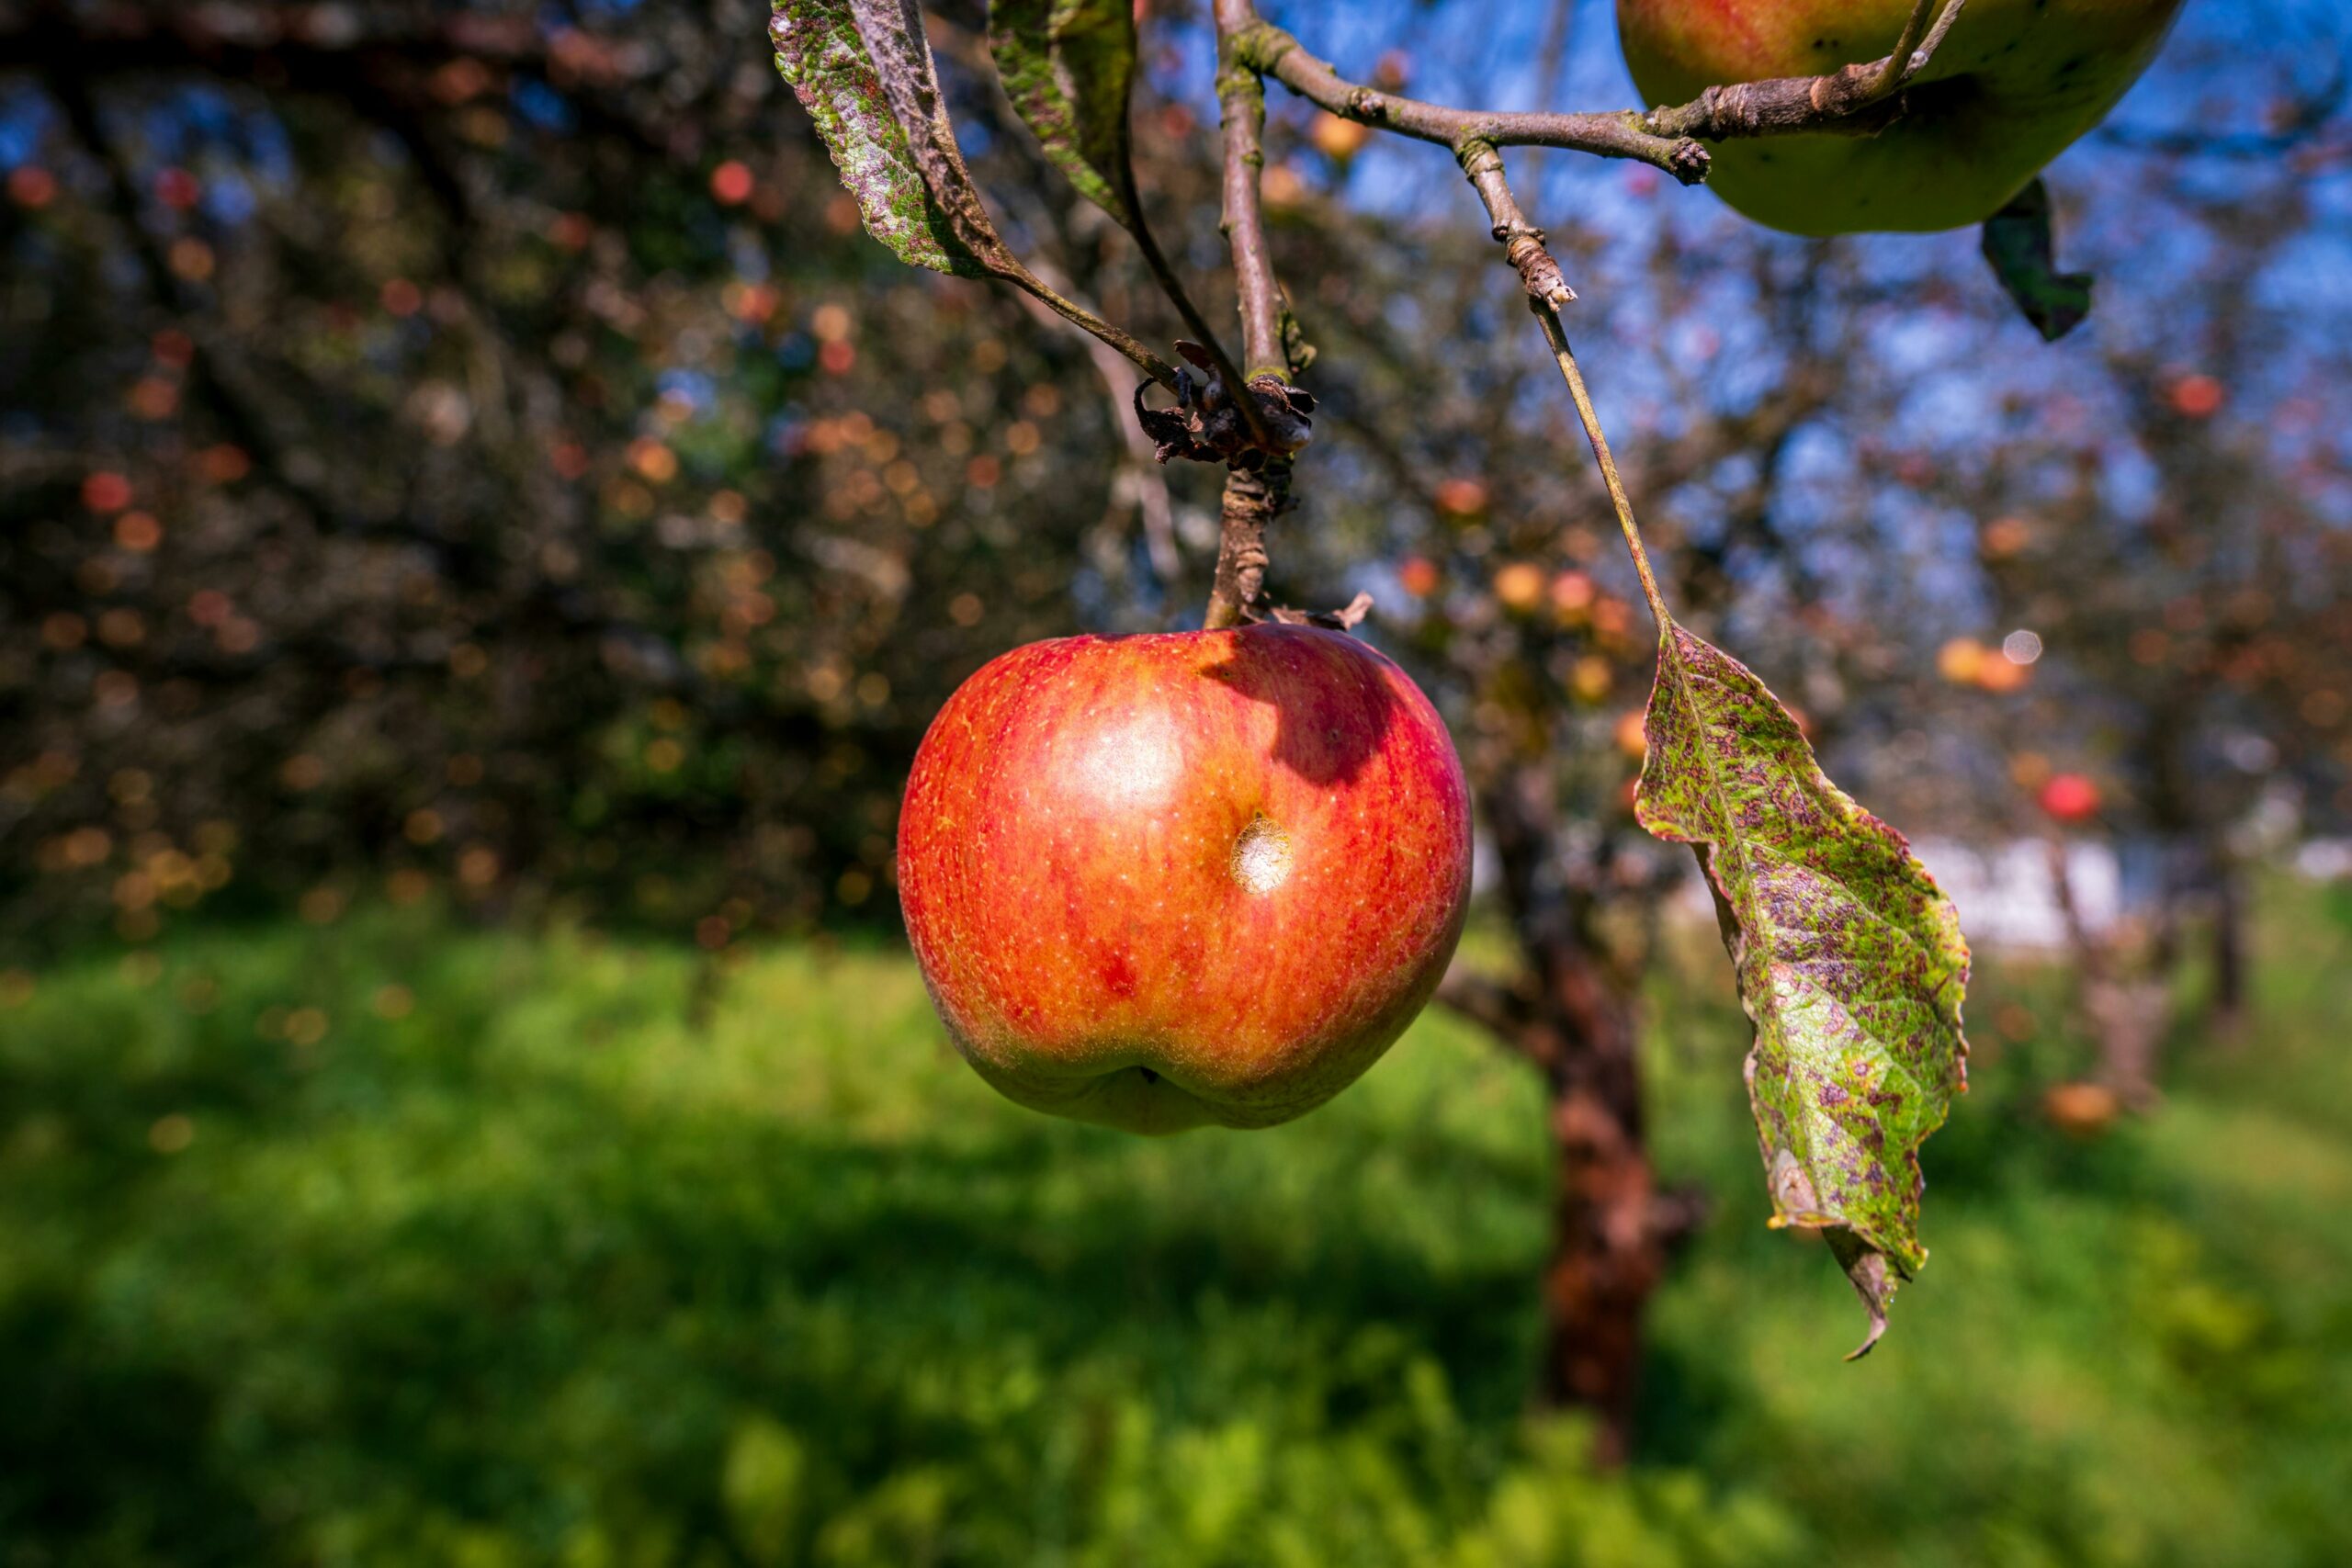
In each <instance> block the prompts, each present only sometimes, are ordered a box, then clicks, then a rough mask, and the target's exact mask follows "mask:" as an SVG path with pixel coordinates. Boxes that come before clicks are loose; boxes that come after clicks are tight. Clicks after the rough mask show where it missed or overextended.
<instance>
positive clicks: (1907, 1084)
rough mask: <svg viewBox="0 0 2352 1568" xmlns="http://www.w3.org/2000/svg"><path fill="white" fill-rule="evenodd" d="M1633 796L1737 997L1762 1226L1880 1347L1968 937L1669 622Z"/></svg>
mask: <svg viewBox="0 0 2352 1568" xmlns="http://www.w3.org/2000/svg"><path fill="white" fill-rule="evenodd" d="M1645 728H1646V732H1647V735H1648V739H1649V755H1648V760H1647V761H1646V762H1645V764H1644V765H1643V769H1642V779H1641V784H1640V786H1639V788H1638V789H1637V791H1636V792H1635V795H1634V810H1635V813H1636V815H1637V816H1638V817H1639V818H1640V819H1641V823H1642V826H1644V827H1645V828H1646V829H1649V830H1650V832H1652V833H1653V834H1655V835H1657V837H1658V838H1661V839H1665V840H1671V841H1674V842H1678V843H1687V844H1690V845H1692V846H1693V847H1695V848H1696V850H1697V851H1698V854H1699V863H1700V865H1701V866H1702V868H1703V869H1704V870H1705V872H1706V874H1707V879H1708V883H1709V886H1711V887H1712V888H1713V892H1714V896H1715V909H1716V915H1717V918H1718V919H1719V921H1720V923H1721V925H1722V927H1723V932H1724V945H1725V946H1726V947H1727V948H1729V949H1730V951H1731V956H1732V963H1733V965H1734V967H1735V968H1736V970H1737V972H1738V977H1739V991H1740V999H1741V1002H1742V1004H1743V1005H1744V1006H1745V1007H1746V1008H1747V1014H1748V1017H1749V1018H1750V1019H1751V1020H1752V1021H1754V1022H1755V1025H1756V1041H1755V1044H1754V1045H1753V1046H1752V1047H1751V1048H1750V1050H1749V1052H1748V1056H1747V1086H1748V1099H1749V1101H1750V1103H1751V1104H1752V1106H1753V1107H1754V1109H1755V1112H1756V1127H1757V1132H1758V1134H1759V1136H1760V1138H1761V1141H1762V1144H1763V1154H1764V1168H1765V1174H1766V1182H1767V1186H1768V1188H1769V1190H1770V1194H1771V1199H1772V1208H1773V1221H1772V1223H1773V1224H1776V1225H1802V1226H1805V1227H1808V1228H1811V1229H1815V1230H1819V1231H1822V1232H1823V1233H1825V1235H1826V1239H1827V1240H1828V1242H1829V1244H1830V1247H1831V1249H1832V1251H1833V1252H1834V1253H1835V1254H1836V1255H1837V1258H1838V1262H1839V1264H1840V1265H1841V1266H1842V1267H1843V1268H1844V1269H1846V1272H1847V1275H1848V1277H1849V1278H1850V1279H1851V1280H1853V1282H1854V1287H1855V1289H1856V1290H1857V1291H1858V1292H1860V1294H1861V1297H1862V1301H1863V1304H1864V1305H1865V1306H1866V1307H1868V1309H1869V1311H1870V1316H1871V1328H1870V1336H1869V1337H1868V1338H1867V1339H1865V1340H1864V1341H1863V1342H1862V1345H1861V1347H1860V1349H1857V1350H1856V1351H1855V1352H1854V1354H1855V1355H1857V1356H1860V1355H1861V1354H1863V1353H1864V1352H1865V1351H1867V1350H1869V1349H1870V1348H1871V1346H1872V1345H1874V1344H1876V1343H1877V1342H1878V1338H1879V1336H1880V1335H1881V1334H1882V1333H1883V1332H1884V1331H1885V1328H1886V1307H1887V1303H1888V1302H1889V1301H1890V1300H1891V1299H1892V1298H1893V1296H1894V1287H1895V1283H1896V1281H1897V1280H1899V1279H1908V1278H1910V1277H1911V1275H1912V1274H1913V1273H1915V1272H1916V1271H1917V1269H1918V1268H1919V1266H1920V1265H1921V1264H1923V1263H1925V1262H1926V1261H1927V1258H1928V1254H1927V1249H1926V1248H1925V1247H1921V1246H1920V1245H1919V1235H1918V1225H1919V1194H1920V1189H1921V1186H1922V1183H1921V1179H1920V1175H1919V1163H1918V1155H1917V1151H1918V1147H1919V1145H1920V1144H1921V1143H1922V1142H1923V1141H1924V1140H1925V1139H1926V1138H1927V1136H1928V1134H1930V1133H1932V1132H1934V1131H1935V1130H1936V1128H1937V1127H1939V1126H1940V1125H1941V1124H1942V1122H1943V1119H1944V1114H1945V1111H1947V1109H1948V1108H1949V1107H1950V1105H1951V1098H1952V1096H1953V1095H1955V1094H1957V1093H1959V1092H1961V1091H1962V1089H1965V1088H1966V1087H1967V1055H1968V1045H1967V1042H1966V1040H1965V1039H1964V1038H1963V1037H1962V1033H1961V1021H1960V1013H1961V999H1962V992H1963V990H1964V989H1965V987H1966V986H1967V984H1968V943H1967V942H1965V941H1964V940H1963V939H1962V936H1961V934H1960V922H1959V920H1958V919H1957V918H1956V917H1955V916H1954V914H1953V912H1952V907H1951V900H1950V899H1948V898H1946V897H1944V896H1943V894H1942V893H1941V892H1939V890H1938V889H1937V887H1936V885H1935V883H1934V881H1933V880H1932V879H1931V878H1930V877H1929V876H1928V873H1927V870H1926V868H1925V867H1923V866H1921V865H1920V863H1918V861H1917V859H1916V858H1914V857H1913V855H1912V853H1911V851H1910V846H1909V845H1908V844H1907V843H1905V841H1904V839H1903V836H1902V835H1901V834H1900V833H1897V832H1896V831H1895V830H1894V829H1892V828H1890V827H1888V826H1887V825H1886V824H1885V823H1883V822H1882V821H1880V820H1879V819H1878V818H1875V817H1873V816H1871V814H1870V813H1869V812H1867V811H1865V810H1863V809H1862V808H1861V807H1860V806H1857V805H1856V804H1855V803H1854V802H1853V800H1852V799H1851V798H1849V796H1848V795H1846V794H1845V793H1844V792H1843V791H1841V790H1840V789H1838V786H1837V785H1836V784H1832V783H1830V782H1829V779H1828V777H1827V775H1826V774H1825V773H1822V771H1821V768H1820V765H1819V764H1818V763H1817V762H1815V761H1814V755H1813V748H1812V747H1811V746H1810V745H1808V744H1806V742H1805V739H1804V735H1803V733H1802V732H1800V731H1799V729H1798V728H1797V723H1796V720H1795V719H1794V718H1792V717H1791V716H1790V715H1789V712H1788V710H1787V709H1786V708H1784V707H1782V706H1781V705H1780V703H1779V701H1778V700H1777V699H1775V698H1774V697H1773V695H1772V694H1771V693H1770V691H1769V690H1767V689H1766V688H1765V685H1764V683H1763V682H1761V681H1759V680H1758V679H1757V678H1756V677H1755V675H1754V674H1752V673H1750V672H1749V671H1748V670H1747V668H1746V667H1745V666H1743V665H1742V664H1740V663H1739V661H1738V660H1735V659H1733V658H1731V657H1730V656H1729V655H1728V654H1725V653H1724V652H1723V651H1722V650H1721V649H1716V648H1713V647H1712V646H1710V645H1709V644H1708V643H1706V642H1705V641H1703V640H1702V639H1701V638H1699V637H1693V636H1691V634H1690V633H1689V632H1687V631H1685V630H1683V629H1682V627H1680V626H1677V625H1675V624H1674V623H1673V622H1672V621H1671V620H1668V621H1666V622H1665V623H1664V625H1663V626H1662V635H1661V637H1660V639H1659V645H1658V663H1657V686H1656V687H1655V689H1654V690H1653V691H1652V693H1651V694H1650V705H1649V713H1648V716H1647V723H1646V727H1645Z"/></svg>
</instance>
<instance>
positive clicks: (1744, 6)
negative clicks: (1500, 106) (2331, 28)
mask: <svg viewBox="0 0 2352 1568" xmlns="http://www.w3.org/2000/svg"><path fill="white" fill-rule="evenodd" d="M2179 9H2180V0H1968V6H1967V9H1965V10H1964V11H1962V13H1961V15H1960V19H1959V20H1958V21H1957V22H1955V23H1953V24H1952V28H1951V33H1950V34H1949V35H1947V36H1946V38H1945V39H1944V40H1943V42H1942V44H1941V46H1940V47H1939V48H1938V49H1937V51H1936V53H1935V56H1934V58H1933V59H1932V60H1930V61H1929V62H1928V67H1927V69H1926V70H1924V71H1922V72H1921V73H1919V75H1918V76H1917V77H1916V78H1915V79H1914V80H1913V82H1912V84H1911V85H1910V87H1909V88H1908V89H1907V90H1906V91H1907V101H1908V106H1909V107H1907V108H1906V109H1905V112H1904V114H1903V116H1902V118H1899V119H1897V120H1896V121H1895V122H1894V124H1893V125H1892V126H1890V127H1888V128H1887V129H1886V130H1883V131H1882V132H1881V133H1879V134H1878V135H1876V136H1776V137H1758V138H1755V139H1752V140H1746V141H1720V142H1715V143H1713V144H1711V145H1710V147H1709V149H1708V151H1709V152H1710V153H1711V154H1712V155H1713V168H1712V170H1711V172H1710V173H1709V175H1708V176H1707V184H1708V186H1709V187H1710V188H1712V189H1713V191H1714V192H1715V194H1716V195H1718V196H1720V197H1723V198H1724V200H1725V201H1727V202H1729V203H1730V204H1731V205H1732V206H1733V207H1734V208H1736V209H1738V210H1739V211H1740V212H1743V213H1745V214H1747V216H1748V217H1750V218H1752V219H1754V220H1756V221H1758V222H1759V223H1763V224H1767V225H1769V226H1770V227H1771V228H1774V229H1784V230H1787V231H1789V232H1791V233H1795V234H1850V233H1856V232H1859V231H1864V230H1897V231H1908V232H1920V231H1930V230H1937V229H1957V228H1960V227H1962V226H1963V225H1966V224H1971V223H1980V222H1982V221H1984V220H1985V219H1987V218H1989V217H1991V216H1992V215H1993V214H1994V213H1996V212H1997V211H1999V210H2000V209H2002V208H2003V207H2004V206H2006V205H2007V203H2008V200H2009V198H2010V197H2013V196H2015V195H2017V194H2018V191H2020V190H2022V189H2023V188H2024V187H2025V185H2026V183H2027V182H2028V181H2029V180H2030V179H2032V178H2033V176H2034V175H2036V174H2038V173H2040V172H2041V168H2042V166H2043V165H2044V164H2048V163H2049V162H2050V160H2052V158H2055V157H2056V156H2057V155H2058V154H2059V153H2060V152H2064V150H2065V149H2066V147H2067V146H2068V145H2069V144H2070V143H2071V142H2073V141H2075V138H2077V137H2079V136H2081V135H2082V134H2083V133H2084V132H2085V131H2086V130H2090V129H2091V128H2092V127H2093V126H2095V125H2097V124H2098V122H2099V120H2100V119H2101V118H2104V117H2105V116H2106V114H2107V111H2108V110H2109V109H2110V108H2113V107H2115V102H2116V100H2117V99H2118V98H2120V97H2121V96H2123V93H2124V90H2125V89H2126V88H2128V87H2129V86H2131V84H2132V82H2133V81H2134V80H2136V79H2137V78H2138V77H2139V74H2140V73H2141V72H2143V71H2144V70H2145V69H2147V65H2148V62H2149V61H2151V60H2153V59H2154V57H2155V53H2156V50H2157V48H2158V46H2159V45H2161V44H2162V43H2163V42H2164V36H2165V29H2166V28H2169V27H2170V26H2171V25H2172V19H2173V17H2174V15H2175V14H2176V13H2177V12H2178V11H2179ZM1910 11H1911V0H1618V3H1617V27H1618V32H1619V35H1620V37H1621V38H1622V39H1623V43H1624V48H1625V63H1626V65H1627V66H1628V67H1630V68H1631V69H1632V71H1633V73H1634V85H1635V86H1636V87H1638V88H1639V89H1640V90H1641V93H1642V96H1643V97H1644V98H1645V99H1646V100H1647V101H1648V102H1649V103H1651V104H1653V105H1657V104H1679V103H1684V102H1687V101H1689V100H1690V99H1691V98H1694V97H1696V96H1698V95H1699V93H1700V92H1701V91H1702V89H1704V88H1706V87H1708V86H1710V85H1713V84H1715V83H1719V82H1753V81H1759V80H1763V79H1767V78H1770V77H1776V76H1814V75H1819V74H1822V73H1827V72H1832V71H1835V70H1837V69H1838V67H1839V66H1841V65H1846V64H1849V63H1851V62H1856V61H1868V60H1877V59H1879V58H1881V57H1883V56H1884V55H1885V54H1886V53H1888V52H1889V51H1891V50H1892V49H1893V48H1894V42H1895V39H1896V38H1897V36H1898V35H1899V34H1900V33H1901V32H1902V30H1903V23H1904V19H1905V17H1907V16H1908V15H1909V14H1910Z"/></svg>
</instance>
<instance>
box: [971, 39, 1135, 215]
mask: <svg viewBox="0 0 2352 1568" xmlns="http://www.w3.org/2000/svg"><path fill="white" fill-rule="evenodd" d="M989 52H990V53H991V54H993V55H994V56H995V57H996V68H997V73H998V75H1000V76H1001V77H1002V78H1003V80H1004V90H1005V94H1006V96H1008V97H1010V98H1011V99H1012V107H1014V108H1015V109H1017V110H1019V111H1020V114H1021V118H1022V119H1023V120H1024V121H1026V122H1027V124H1028V126H1029V129H1030V130H1033V131H1035V132H1036V135H1037V141H1039V143H1041V144H1042V145H1043V146H1044V147H1045V149H1046V156H1047V157H1048V158H1051V159H1052V160H1053V161H1054V164H1055V166H1056V167H1057V168H1059V169H1060V170H1061V172H1062V173H1063V174H1064V175H1067V176H1069V183H1070V184H1071V185H1073V186H1077V187H1078V190H1079V194H1080V195H1081V196H1083V197H1086V198H1087V199H1088V200H1089V201H1091V202H1093V203H1094V204H1095V205H1096V206H1097V207H1100V208H1102V209H1103V210H1104V211H1105V212H1108V213H1109V214H1110V215H1111V216H1112V217H1114V218H1115V219H1117V220H1119V222H1120V224H1121V225H1122V226H1124V227H1125V228H1128V229H1133V228H1134V227H1135V226H1136V203H1135V199H1134V197H1135V174H1134V169H1133V165H1132V164H1130V162H1129V161H1128V140H1127V95H1128V93H1129V91H1130V89H1131V88H1132V87H1133V85H1134V84H1135V75H1136V18H1135V6H1134V3H1133V0H990V4H989Z"/></svg>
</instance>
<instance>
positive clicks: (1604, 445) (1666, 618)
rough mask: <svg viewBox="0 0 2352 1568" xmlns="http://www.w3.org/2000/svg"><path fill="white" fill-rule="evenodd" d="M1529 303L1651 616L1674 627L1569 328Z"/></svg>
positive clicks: (1540, 304)
mask: <svg viewBox="0 0 2352 1568" xmlns="http://www.w3.org/2000/svg"><path fill="white" fill-rule="evenodd" d="M1529 304H1530V305H1531V307H1532V309H1533V310H1534V311H1535V320H1536V321H1538V322H1539V323H1540V324H1541V325H1542V326H1543V328H1544V342H1545V343H1547V344H1551V347H1552V359H1553V361H1554V363H1555V364H1557V365H1558V366H1559V367H1560V375H1561V377H1562V378H1564V379H1566V382H1567V383H1568V397H1569V398H1570V399H1571V400H1573V401H1574V402H1575V403H1576V405H1577V419H1578V420H1580V421H1582V422H1583V423H1584V435H1585V439H1586V440H1587V441H1589V442H1590V443H1591V444H1592V455H1593V457H1594V458H1595V459H1596V460H1597V461H1598V462H1599V463H1600V478H1601V479H1602V481H1603V482H1604V483H1606V484H1607V485H1608V486H1609V500H1610V502H1611V505H1613V506H1615V507H1616V509H1617V526H1618V528H1619V529H1620V530H1621V531H1622V532H1623V534H1624V536H1625V547H1626V548H1627V549H1628V550H1630V551H1632V552H1633V557H1634V574H1635V575H1636V576H1638V577H1640V579H1641V580H1642V597H1643V598H1645V599H1646V600H1648V601H1649V606H1650V614H1651V615H1654V616H1656V617H1657V629H1658V630H1659V631H1660V632H1661V633H1663V632H1664V631H1665V630H1666V628H1667V627H1668V626H1671V625H1673V624H1674V617H1673V616H1672V615H1668V613H1667V608H1666V596H1665V595H1664V594H1663V593H1660V592H1658V586H1657V574H1656V573H1655V572H1653V571H1652V570H1650V556H1649V551H1648V550H1646V549H1645V548H1644V547H1643V546H1642V530H1641V525H1639V524H1637V523H1635V522H1634V503H1633V502H1631V501H1629V500H1627V499H1626V496H1625V481H1624V480H1623V479H1621V478H1619V477H1618V473H1617V459H1616V458H1614V457H1611V456H1610V455H1609V437H1608V436H1606V435H1604V434H1601V430H1600V415H1599V414H1597V413H1595V412H1593V407H1592V394H1591V393H1590V392H1589V391H1587V390H1586V389H1585V384H1584V373H1583V372H1582V371H1580V370H1578V369H1577V356H1576V352H1575V351H1574V350H1573V349H1571V348H1569V347H1568V333H1567V329H1566V328H1565V327H1563V326H1562V325H1561V324H1560V312H1559V311H1558V310H1555V309H1554V308H1553V307H1552V306H1551V305H1550V304H1549V303H1547V302H1545V301H1543V300H1531V301H1529Z"/></svg>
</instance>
